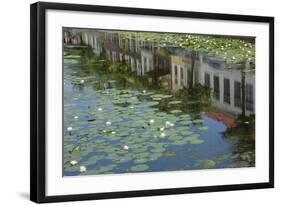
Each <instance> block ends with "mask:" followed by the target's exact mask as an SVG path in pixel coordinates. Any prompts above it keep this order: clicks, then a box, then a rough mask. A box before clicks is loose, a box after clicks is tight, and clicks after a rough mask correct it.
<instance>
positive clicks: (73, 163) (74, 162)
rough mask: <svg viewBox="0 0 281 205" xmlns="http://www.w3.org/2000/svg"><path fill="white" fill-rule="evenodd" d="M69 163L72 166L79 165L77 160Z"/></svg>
mask: <svg viewBox="0 0 281 205" xmlns="http://www.w3.org/2000/svg"><path fill="white" fill-rule="evenodd" d="M69 163H70V164H71V165H72V166H74V165H76V164H78V162H77V161H76V160H71V161H70V162H69Z"/></svg>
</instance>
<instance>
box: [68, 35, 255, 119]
mask: <svg viewBox="0 0 281 205" xmlns="http://www.w3.org/2000/svg"><path fill="white" fill-rule="evenodd" d="M79 39H80V40H79ZM79 41H81V42H80V43H81V44H84V45H87V46H89V47H90V48H91V49H92V51H93V53H95V54H96V55H97V56H99V55H100V54H101V52H103V49H104V51H105V52H106V56H107V58H108V60H110V61H111V63H126V64H128V65H130V69H131V72H133V73H135V74H136V75H138V76H145V77H147V78H149V79H151V81H152V82H155V83H159V85H161V86H163V87H165V88H167V89H170V90H172V91H178V90H180V89H188V88H189V87H190V86H191V85H194V84H196V83H200V84H202V85H205V86H207V87H209V88H210V89H211V91H212V96H211V97H212V99H213V102H214V105H215V107H216V108H217V109H219V110H221V111H224V112H227V113H232V114H235V115H238V114H241V110H242V106H244V110H245V115H248V116H249V115H251V114H255V69H254V66H253V65H249V64H246V65H239V64H234V63H230V62H226V61H225V60H222V59H219V58H216V57H214V56H209V55H208V54H206V53H197V54H196V55H195V56H193V55H192V51H189V50H186V49H182V48H169V47H166V48H163V47H160V46H159V43H158V42H154V41H143V40H141V39H140V38H139V37H138V36H137V35H135V36H133V35H132V36H126V38H121V36H120V33H118V32H110V31H103V32H100V31H93V30H89V31H85V30H83V31H81V30H80V33H79V32H78V31H77V30H66V31H64V42H65V43H68V44H75V45H76V44H78V43H79ZM243 85H245V86H244V87H245V89H243ZM243 92H244V93H243ZM243 96H245V102H244V103H242V101H243Z"/></svg>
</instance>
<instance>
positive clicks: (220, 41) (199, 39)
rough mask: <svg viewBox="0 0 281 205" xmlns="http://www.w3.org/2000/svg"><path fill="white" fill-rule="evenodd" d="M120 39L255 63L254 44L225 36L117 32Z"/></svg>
mask: <svg viewBox="0 0 281 205" xmlns="http://www.w3.org/2000/svg"><path fill="white" fill-rule="evenodd" d="M119 34H120V36H121V38H122V39H128V38H135V39H139V40H142V41H150V42H155V43H156V44H158V46H160V47H178V48H184V49H188V50H192V51H201V52H207V53H208V54H209V55H214V56H217V57H220V58H222V59H225V60H228V61H232V62H236V63H243V62H245V61H249V62H255V44H254V43H252V42H249V41H246V40H244V39H239V38H233V37H227V36H210V35H197V34H180V33H178V34H173V33H169V34H167V33H152V32H124V31H122V32H119Z"/></svg>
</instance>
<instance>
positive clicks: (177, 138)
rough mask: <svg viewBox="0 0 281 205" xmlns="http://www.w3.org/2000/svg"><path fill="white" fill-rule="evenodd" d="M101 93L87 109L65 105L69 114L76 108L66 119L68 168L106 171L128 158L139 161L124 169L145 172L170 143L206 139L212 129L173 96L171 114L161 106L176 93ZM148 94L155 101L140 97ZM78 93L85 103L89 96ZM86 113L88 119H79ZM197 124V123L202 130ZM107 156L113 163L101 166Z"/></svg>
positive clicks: (109, 162) (101, 91)
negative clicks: (181, 107)
mask: <svg viewBox="0 0 281 205" xmlns="http://www.w3.org/2000/svg"><path fill="white" fill-rule="evenodd" d="M96 94H97V96H99V97H98V99H97V101H96V104H95V105H91V107H90V109H89V108H85V113H84V112H81V110H79V108H76V106H75V104H73V105H72V104H68V105H66V106H65V113H73V117H72V118H70V119H71V120H66V121H65V123H66V124H65V126H66V131H65V137H64V142H65V153H64V154H65V155H64V159H65V170H66V171H69V172H71V171H75V170H76V171H78V170H79V167H80V172H82V173H87V174H95V173H105V172H109V171H111V170H112V169H114V168H116V167H118V164H121V163H126V162H128V161H132V162H133V164H132V166H131V167H130V168H128V169H127V170H123V171H129V172H135V171H145V170H147V169H149V166H148V165H147V164H146V163H147V162H150V161H153V160H157V159H158V158H160V157H161V156H162V155H163V153H164V152H165V151H166V148H167V147H169V146H175V145H184V144H187V143H190V144H201V143H203V142H204V141H203V140H202V139H200V134H199V133H198V132H200V130H206V129H208V128H207V127H206V126H203V125H202V123H203V120H202V119H192V118H191V116H190V115H188V114H184V113H182V111H181V110H177V109H175V110H174V109H173V106H174V107H175V105H177V104H179V103H182V102H181V101H169V103H168V104H169V106H170V107H171V111H170V113H166V112H161V111H159V110H158V108H157V107H156V106H157V105H158V104H159V101H160V100H161V99H167V98H172V95H165V94H155V93H154V92H151V91H149V92H144V91H141V90H126V89H123V90H119V89H107V90H99V91H96ZM143 96H149V98H150V99H151V100H150V101H146V100H144V101H142V100H140V99H141V98H142V97H143ZM73 97H74V98H79V101H80V103H83V101H84V100H87V96H85V95H84V96H83V97H81V96H80V94H79V93H77V95H76V96H73ZM79 114H80V116H79ZM81 115H82V116H81ZM85 115H87V116H88V117H87V118H86V119H85V120H84V121H83V120H78V119H79V118H85ZM192 125H193V126H194V125H196V126H195V127H196V129H197V131H196V132H195V131H193V129H194V127H192ZM93 153H95V154H93ZM89 155H93V156H92V157H89V158H88V156H89ZM85 158H87V160H85ZM102 160H103V161H105V160H108V163H107V164H108V165H106V166H102V167H100V166H95V164H97V163H98V161H102ZM73 161H74V163H73ZM81 166H82V168H81ZM88 166H90V167H93V169H91V170H89V171H86V170H85V168H84V167H88ZM81 170H82V171H81Z"/></svg>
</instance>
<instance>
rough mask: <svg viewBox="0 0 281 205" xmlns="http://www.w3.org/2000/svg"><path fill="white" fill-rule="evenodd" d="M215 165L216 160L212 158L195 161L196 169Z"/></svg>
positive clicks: (209, 167)
mask: <svg viewBox="0 0 281 205" xmlns="http://www.w3.org/2000/svg"><path fill="white" fill-rule="evenodd" d="M215 165H216V162H215V161H213V160H209V159H208V160H199V161H197V162H196V163H195V167H196V168H197V169H211V168H213V167H214V166H215Z"/></svg>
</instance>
